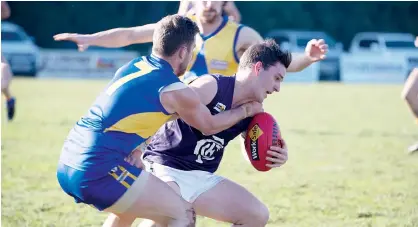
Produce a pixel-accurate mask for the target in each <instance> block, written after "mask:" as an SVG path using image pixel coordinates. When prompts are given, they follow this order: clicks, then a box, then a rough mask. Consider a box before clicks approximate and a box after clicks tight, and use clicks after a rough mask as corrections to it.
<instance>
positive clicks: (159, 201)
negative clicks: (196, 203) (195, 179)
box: [103, 174, 194, 227]
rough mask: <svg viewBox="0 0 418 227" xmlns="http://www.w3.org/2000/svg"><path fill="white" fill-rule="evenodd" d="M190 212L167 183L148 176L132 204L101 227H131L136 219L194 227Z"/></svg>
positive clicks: (169, 225) (173, 226) (175, 226)
mask: <svg viewBox="0 0 418 227" xmlns="http://www.w3.org/2000/svg"><path fill="white" fill-rule="evenodd" d="M191 210H192V209H191V205H189V206H187V203H186V202H185V201H184V200H183V199H182V198H181V197H180V196H179V195H178V194H177V193H176V192H175V191H174V190H173V189H172V188H171V187H170V186H168V185H167V183H165V182H163V181H161V180H160V179H158V178H156V177H155V176H153V175H151V174H150V175H149V178H148V180H147V182H146V185H145V187H144V189H143V191H142V193H141V194H140V195H139V196H138V197H137V198H136V200H135V202H134V204H133V205H132V206H131V207H130V208H129V209H128V210H127V211H126V212H124V213H123V214H117V213H116V214H112V215H110V216H109V217H108V219H107V220H106V222H105V223H104V225H103V227H120V226H131V225H132V223H133V222H134V221H135V219H136V218H146V219H153V220H155V221H156V222H158V223H161V225H162V226H167V227H189V226H194V222H193V220H192V215H191V213H192V212H191ZM110 211H111V210H110Z"/></svg>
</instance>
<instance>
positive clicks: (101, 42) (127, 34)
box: [54, 24, 155, 51]
mask: <svg viewBox="0 0 418 227" xmlns="http://www.w3.org/2000/svg"><path fill="white" fill-rule="evenodd" d="M154 29H155V24H147V25H143V26H137V27H130V28H114V29H110V30H106V31H102V32H97V33H94V34H88V35H85V34H77V33H61V34H57V35H55V36H54V39H55V40H56V41H72V42H75V43H76V44H77V45H78V49H79V50H80V51H84V50H86V49H87V48H88V47H89V46H101V47H124V46H128V45H131V44H135V43H148V42H152V36H153V34H154Z"/></svg>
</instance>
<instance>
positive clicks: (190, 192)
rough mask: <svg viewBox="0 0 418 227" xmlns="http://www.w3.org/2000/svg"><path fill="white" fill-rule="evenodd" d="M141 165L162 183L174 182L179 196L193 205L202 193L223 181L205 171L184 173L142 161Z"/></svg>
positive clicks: (219, 177)
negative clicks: (178, 190) (178, 188)
mask: <svg viewBox="0 0 418 227" xmlns="http://www.w3.org/2000/svg"><path fill="white" fill-rule="evenodd" d="M143 163H144V166H145V170H146V171H148V172H150V173H152V174H153V175H154V176H156V177H158V178H159V179H160V180H162V181H164V182H175V183H176V184H177V185H178V186H179V187H180V193H181V196H182V197H183V199H184V200H186V201H187V202H189V203H193V202H194V201H195V200H196V199H197V197H199V196H200V195H201V194H202V193H204V192H206V191H208V190H210V189H211V188H213V187H215V186H216V185H217V184H218V183H219V182H221V181H222V180H224V179H225V178H223V177H221V176H218V175H215V174H213V173H210V172H206V171H200V170H191V171H184V170H179V169H174V168H171V167H168V166H164V165H161V164H158V163H152V164H151V163H150V162H148V161H147V160H143Z"/></svg>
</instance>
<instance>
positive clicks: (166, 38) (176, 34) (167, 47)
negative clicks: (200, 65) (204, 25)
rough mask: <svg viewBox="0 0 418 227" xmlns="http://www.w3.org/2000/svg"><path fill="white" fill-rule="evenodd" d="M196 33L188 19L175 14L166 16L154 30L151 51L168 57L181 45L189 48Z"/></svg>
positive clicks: (193, 24) (194, 27) (197, 30)
mask: <svg viewBox="0 0 418 227" xmlns="http://www.w3.org/2000/svg"><path fill="white" fill-rule="evenodd" d="M198 32H199V28H198V27H197V25H196V23H195V22H193V21H192V20H191V19H189V18H188V17H185V16H180V15H177V14H176V15H170V16H166V17H164V18H163V19H161V20H160V21H159V22H158V23H157V25H156V28H155V30H154V35H153V39H152V42H153V45H152V51H153V52H155V53H157V54H160V55H162V56H165V57H170V56H172V55H173V54H174V53H175V52H176V51H177V50H178V49H179V48H180V47H181V46H183V45H186V46H187V48H191V44H192V43H194V42H195V36H196V34H197V33H198Z"/></svg>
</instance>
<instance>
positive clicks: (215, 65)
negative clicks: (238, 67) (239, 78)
mask: <svg viewBox="0 0 418 227" xmlns="http://www.w3.org/2000/svg"><path fill="white" fill-rule="evenodd" d="M209 67H210V68H211V69H216V70H226V69H228V62H226V61H221V60H215V59H213V60H211V61H210V65H209Z"/></svg>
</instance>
